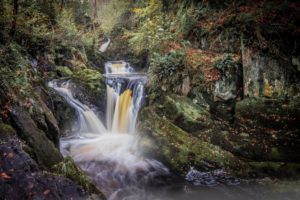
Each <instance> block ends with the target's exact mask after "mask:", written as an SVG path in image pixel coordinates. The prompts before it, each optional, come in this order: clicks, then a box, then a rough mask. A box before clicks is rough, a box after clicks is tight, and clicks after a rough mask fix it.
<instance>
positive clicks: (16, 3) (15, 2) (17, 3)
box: [10, 0, 19, 36]
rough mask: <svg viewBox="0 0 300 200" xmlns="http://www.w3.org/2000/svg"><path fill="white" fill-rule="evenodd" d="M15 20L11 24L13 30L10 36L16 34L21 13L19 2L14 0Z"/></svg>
mask: <svg viewBox="0 0 300 200" xmlns="http://www.w3.org/2000/svg"><path fill="white" fill-rule="evenodd" d="M13 7H14V8H13V20H12V23H11V30H10V35H11V36H14V35H15V33H16V28H17V19H18V13H19V2H18V0H13Z"/></svg>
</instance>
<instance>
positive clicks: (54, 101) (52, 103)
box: [40, 88, 76, 136]
mask: <svg viewBox="0 0 300 200" xmlns="http://www.w3.org/2000/svg"><path fill="white" fill-rule="evenodd" d="M40 96H41V98H42V99H43V101H44V102H45V103H46V105H47V107H48V108H49V109H50V110H51V112H52V113H53V115H54V117H55V119H56V121H57V124H58V127H59V129H60V132H61V135H62V136H65V135H69V134H70V133H71V132H72V128H73V124H74V122H75V121H76V111H75V109H74V108H73V107H71V106H70V105H69V104H68V102H67V101H66V100H65V99H64V98H63V97H62V96H60V95H59V94H57V92H56V91H55V90H54V89H52V88H47V90H42V91H41V92H40Z"/></svg>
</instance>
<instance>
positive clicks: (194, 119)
mask: <svg viewBox="0 0 300 200" xmlns="http://www.w3.org/2000/svg"><path fill="white" fill-rule="evenodd" d="M156 111H158V113H161V114H162V115H164V116H166V117H167V118H168V119H170V120H171V121H172V122H173V123H175V124H176V125H177V126H179V127H180V128H182V129H184V130H186V131H188V132H196V131H199V130H202V129H204V128H208V127H210V126H211V124H212V121H211V119H210V114H209V112H208V111H207V110H205V109H204V108H203V107H200V106H198V105H196V104H194V103H193V102H192V100H190V99H189V98H187V97H182V96H177V95H169V96H166V97H164V98H163V100H162V102H161V105H160V106H158V107H157V108H156Z"/></svg>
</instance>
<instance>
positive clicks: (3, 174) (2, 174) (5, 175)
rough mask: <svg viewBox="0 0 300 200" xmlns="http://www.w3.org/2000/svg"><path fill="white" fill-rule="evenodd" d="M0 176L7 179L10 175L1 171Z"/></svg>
mask: <svg viewBox="0 0 300 200" xmlns="http://www.w3.org/2000/svg"><path fill="white" fill-rule="evenodd" d="M0 178H3V179H7V180H9V179H11V176H8V175H7V174H6V173H5V172H2V173H0Z"/></svg>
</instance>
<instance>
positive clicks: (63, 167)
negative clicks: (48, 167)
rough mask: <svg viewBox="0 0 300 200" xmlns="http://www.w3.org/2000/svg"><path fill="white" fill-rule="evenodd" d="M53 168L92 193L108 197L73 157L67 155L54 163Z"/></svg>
mask: <svg viewBox="0 0 300 200" xmlns="http://www.w3.org/2000/svg"><path fill="white" fill-rule="evenodd" d="M52 170H53V171H54V172H55V173H58V174H60V175H62V176H65V177H67V178H69V179H71V180H72V181H74V182H75V183H77V184H79V185H81V186H82V187H83V188H84V189H85V190H87V191H88V192H89V193H90V194H95V193H96V194H97V195H98V196H99V197H100V198H101V199H103V200H104V199H106V198H105V196H104V194H103V193H102V192H101V191H100V190H98V188H97V187H96V186H95V185H94V184H93V183H92V181H91V180H90V179H89V178H88V177H87V175H85V173H84V172H83V171H81V170H80V168H79V167H77V166H76V164H75V163H74V161H73V160H72V158H70V157H67V158H65V159H64V161H62V162H60V163H58V164H56V165H54V166H53V167H52Z"/></svg>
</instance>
